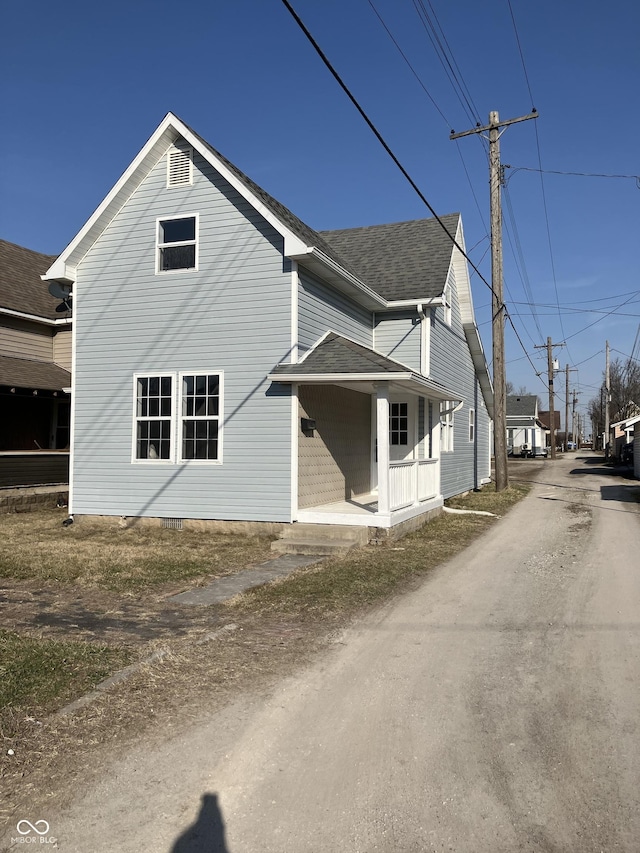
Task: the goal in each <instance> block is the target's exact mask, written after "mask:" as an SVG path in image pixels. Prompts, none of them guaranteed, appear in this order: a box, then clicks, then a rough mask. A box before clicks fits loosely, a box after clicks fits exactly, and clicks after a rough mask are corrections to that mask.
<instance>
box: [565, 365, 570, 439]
mask: <svg viewBox="0 0 640 853" xmlns="http://www.w3.org/2000/svg"><path fill="white" fill-rule="evenodd" d="M565 371H566V382H565V387H564V449H565V452H566V451H567V450H568V449H569V365H568V364H567V365H565Z"/></svg>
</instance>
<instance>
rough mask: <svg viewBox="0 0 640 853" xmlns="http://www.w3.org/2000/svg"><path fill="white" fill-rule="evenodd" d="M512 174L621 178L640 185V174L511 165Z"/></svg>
mask: <svg viewBox="0 0 640 853" xmlns="http://www.w3.org/2000/svg"><path fill="white" fill-rule="evenodd" d="M510 168H512V169H513V171H512V173H511V174H512V175H515V173H516V172H541V173H542V174H544V175H571V176H573V177H575V178H623V179H627V180H632V181H636V183H637V184H638V186H639V187H640V175H614V174H606V173H604V172H564V171H561V170H560V169H535V168H533V167H532V166H512V167H510Z"/></svg>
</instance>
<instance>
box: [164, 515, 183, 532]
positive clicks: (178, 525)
mask: <svg viewBox="0 0 640 853" xmlns="http://www.w3.org/2000/svg"><path fill="white" fill-rule="evenodd" d="M162 526H163V527H168V528H169V529H170V530H182V519H181V518H163V519H162Z"/></svg>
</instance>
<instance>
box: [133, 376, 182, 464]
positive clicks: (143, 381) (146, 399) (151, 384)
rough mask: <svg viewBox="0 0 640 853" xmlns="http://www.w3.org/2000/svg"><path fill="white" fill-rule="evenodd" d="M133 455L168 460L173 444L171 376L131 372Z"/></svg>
mask: <svg viewBox="0 0 640 853" xmlns="http://www.w3.org/2000/svg"><path fill="white" fill-rule="evenodd" d="M133 385H134V391H133V393H134V413H135V414H134V419H135V429H134V451H133V453H134V459H137V460H143V459H145V460H147V459H148V460H153V461H156V460H159V461H161V462H168V461H170V460H171V458H172V449H173V448H172V445H173V435H172V433H173V423H172V422H173V408H174V406H173V376H172V375H171V374H163V373H155V374H148V375H145V376H140V375H136V376H134V381H133Z"/></svg>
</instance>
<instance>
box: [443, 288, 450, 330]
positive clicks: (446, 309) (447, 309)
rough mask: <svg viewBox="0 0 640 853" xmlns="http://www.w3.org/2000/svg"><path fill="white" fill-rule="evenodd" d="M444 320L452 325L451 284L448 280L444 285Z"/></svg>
mask: <svg viewBox="0 0 640 853" xmlns="http://www.w3.org/2000/svg"><path fill="white" fill-rule="evenodd" d="M443 297H444V322H445V323H446V324H447V326H450V325H451V284H450V283H449V282H447V283H446V284H445V286H444V293H443Z"/></svg>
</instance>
